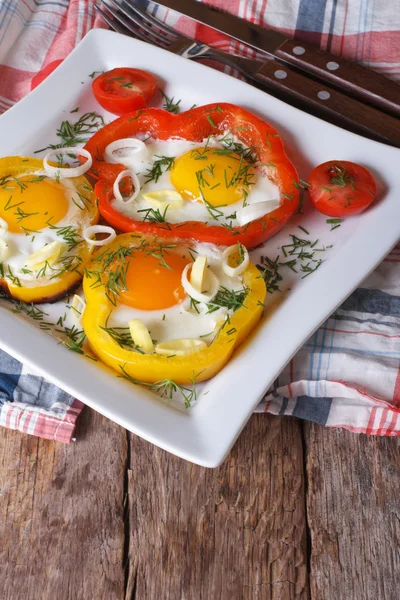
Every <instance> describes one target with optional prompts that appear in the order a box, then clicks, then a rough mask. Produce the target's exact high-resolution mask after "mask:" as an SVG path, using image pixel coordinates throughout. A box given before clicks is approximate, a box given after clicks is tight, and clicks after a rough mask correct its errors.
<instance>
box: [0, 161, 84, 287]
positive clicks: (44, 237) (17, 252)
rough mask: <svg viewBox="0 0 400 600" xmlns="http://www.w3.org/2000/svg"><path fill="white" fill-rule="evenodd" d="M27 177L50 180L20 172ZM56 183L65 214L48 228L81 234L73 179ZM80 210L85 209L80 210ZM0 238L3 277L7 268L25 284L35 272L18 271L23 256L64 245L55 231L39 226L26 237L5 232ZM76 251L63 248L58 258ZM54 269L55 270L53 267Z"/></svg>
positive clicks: (34, 277) (79, 201)
mask: <svg viewBox="0 0 400 600" xmlns="http://www.w3.org/2000/svg"><path fill="white" fill-rule="evenodd" d="M31 175H32V176H35V177H39V176H43V175H45V176H46V178H48V179H52V178H51V177H49V176H48V175H47V174H46V173H45V172H44V171H34V172H27V173H24V176H31ZM60 184H62V185H63V187H64V192H65V196H66V198H67V200H68V211H67V213H66V214H65V216H64V217H63V218H62V219H61V220H60V221H58V222H54V221H52V225H54V226H56V227H65V226H69V225H70V226H72V227H73V228H76V229H77V232H78V234H80V235H81V234H82V210H81V209H80V208H79V206H77V204H78V205H82V201H81V200H80V199H79V197H78V195H77V189H76V186H75V183H74V181H73V179H67V178H63V179H60ZM22 193H23V192H22ZM74 201H75V202H74ZM75 203H77V204H75ZM84 210H85V209H84V208H83V211H84ZM79 222H80V224H79ZM89 224H90V223H87V225H89ZM85 226H86V225H85ZM3 239H4V241H5V242H6V244H7V246H8V248H7V254H6V258H5V259H4V260H3V261H2V265H3V271H4V274H5V276H7V272H8V267H10V269H11V271H12V274H13V276H15V277H18V278H20V279H24V280H25V281H32V280H35V279H37V273H35V272H34V271H32V273H27V272H23V271H22V270H21V269H24V266H25V261H26V259H27V257H28V256H30V255H31V254H32V253H33V252H36V251H37V250H41V249H42V248H43V247H44V246H46V245H47V244H50V243H52V242H55V241H59V242H64V239H63V238H62V237H61V236H60V235H57V229H51V228H50V227H43V228H42V229H40V230H38V231H35V232H32V234H29V235H26V234H25V233H12V232H10V231H7V233H6V234H5V236H4V237H3ZM78 249H79V246H76V247H75V248H74V249H72V250H71V251H68V250H67V249H66V250H65V252H64V253H63V255H62V257H63V258H64V257H67V256H71V255H75V254H76V253H77V250H78ZM54 266H55V267H56V265H54Z"/></svg>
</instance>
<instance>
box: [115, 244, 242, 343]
mask: <svg viewBox="0 0 400 600" xmlns="http://www.w3.org/2000/svg"><path fill="white" fill-rule="evenodd" d="M199 256H205V257H207V263H208V267H209V269H211V270H212V272H213V273H214V274H215V276H216V277H217V279H218V282H219V288H220V289H225V290H228V291H229V292H237V294H238V295H240V294H243V295H245V288H244V285H243V281H242V277H241V276H237V277H229V276H228V275H226V274H225V273H224V270H223V267H222V251H220V250H218V249H216V248H215V247H213V246H212V245H210V244H196V245H193V246H192V248H191V250H190V254H189V252H188V249H187V248H186V249H185V248H184V247H183V248H180V247H176V248H174V249H172V250H168V249H167V248H165V247H164V249H163V250H162V252H158V251H157V250H155V252H154V253H153V254H148V253H147V251H146V249H143V250H142V251H136V252H135V253H134V255H133V256H132V257H130V258H128V259H127V265H129V266H128V268H127V276H126V287H127V289H126V290H124V291H121V292H120V294H119V296H118V300H117V304H116V306H115V308H113V310H112V313H111V315H110V318H109V320H108V326H109V327H111V328H121V327H122V328H123V327H126V326H127V323H129V321H131V320H132V319H140V321H141V322H142V323H143V324H144V325H145V326H146V328H147V329H148V331H149V333H150V336H151V338H152V340H153V342H154V343H164V342H168V341H171V340H176V339H182V338H185V339H188V338H189V339H198V338H200V339H203V340H205V341H206V342H209V341H211V340H212V339H213V337H214V335H215V333H216V331H217V329H218V327H219V326H220V325H221V323H223V322H224V321H225V320H226V319H227V318H228V316H229V315H231V314H233V310H232V309H231V308H228V307H227V306H222V305H221V306H218V305H215V306H214V305H213V302H211V303H209V305H208V304H207V303H204V302H193V300H192V301H191V300H190V298H189V297H188V294H187V293H186V292H185V290H184V288H183V287H182V282H181V279H182V273H183V270H184V268H185V267H186V265H188V264H189V265H191V264H193V258H194V257H199ZM219 302H220V301H219V300H218V299H217V303H218V304H219Z"/></svg>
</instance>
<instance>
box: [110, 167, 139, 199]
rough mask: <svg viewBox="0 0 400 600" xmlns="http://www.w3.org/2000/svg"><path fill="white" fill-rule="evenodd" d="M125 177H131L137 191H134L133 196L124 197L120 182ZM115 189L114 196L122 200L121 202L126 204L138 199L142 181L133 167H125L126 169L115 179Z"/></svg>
mask: <svg viewBox="0 0 400 600" xmlns="http://www.w3.org/2000/svg"><path fill="white" fill-rule="evenodd" d="M124 177H130V178H131V179H132V183H133V185H134V188H135V191H134V192H133V194H132V196H128V197H127V198H124V197H123V195H122V194H121V192H120V189H119V182H120V181H121V179H124ZM113 191H114V198H116V199H117V200H120V201H121V202H124V203H125V204H128V203H131V202H133V201H134V200H136V198H137V197H138V195H139V192H140V181H139V178H138V176H137V175H136V173H134V172H133V171H132V169H125V171H121V173H120V174H119V175H118V177H117V178H116V180H115V181H114V185H113Z"/></svg>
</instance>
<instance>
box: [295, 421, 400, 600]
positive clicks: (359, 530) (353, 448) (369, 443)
mask: <svg viewBox="0 0 400 600" xmlns="http://www.w3.org/2000/svg"><path fill="white" fill-rule="evenodd" d="M305 440H306V447H307V475H308V493H307V513H308V524H309V527H310V530H311V573H310V588H311V598H312V599H313V600H332V599H333V598H334V599H335V600H397V599H398V598H399V597H400V591H399V590H400V495H399V489H400V440H399V439H394V438H378V437H372V436H366V435H362V434H361V435H357V434H354V433H351V432H348V431H345V430H340V429H327V428H323V427H321V426H319V425H315V424H310V423H307V424H305Z"/></svg>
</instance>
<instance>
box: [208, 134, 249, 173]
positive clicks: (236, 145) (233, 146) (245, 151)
mask: <svg viewBox="0 0 400 600" xmlns="http://www.w3.org/2000/svg"><path fill="white" fill-rule="evenodd" d="M219 142H220V143H221V144H222V145H223V146H224V148H215V150H214V152H215V154H221V155H223V154H229V152H231V153H232V154H238V155H239V156H242V157H243V159H244V160H246V161H247V162H248V163H250V164H251V165H254V164H255V163H256V162H257V160H258V158H257V148H256V146H250V147H246V146H245V145H244V144H242V143H241V142H236V141H235V140H234V138H233V136H232V133H231V132H229V131H228V132H227V133H226V134H225V135H224V136H223V137H222V138H220V139H219Z"/></svg>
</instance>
